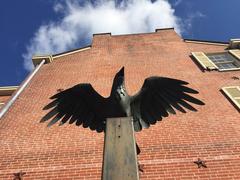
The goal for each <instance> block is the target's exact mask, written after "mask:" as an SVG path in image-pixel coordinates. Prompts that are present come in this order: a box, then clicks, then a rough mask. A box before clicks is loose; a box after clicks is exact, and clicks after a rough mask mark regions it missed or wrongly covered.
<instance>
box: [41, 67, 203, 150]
mask: <svg viewBox="0 0 240 180" xmlns="http://www.w3.org/2000/svg"><path fill="white" fill-rule="evenodd" d="M187 84H188V83H187V82H185V81H182V80H177V79H171V78H166V77H149V78H146V79H145V81H144V84H143V86H142V88H141V89H140V91H139V92H138V93H137V94H135V95H134V96H130V95H129V94H128V93H127V91H126V88H125V82H124V67H122V68H121V70H120V71H119V72H117V74H116V75H115V77H114V80H113V85H112V90H111V94H110V96H109V97H107V98H104V97H102V96H101V95H100V94H98V93H97V92H96V91H95V90H94V88H93V87H92V85H91V84H83V83H81V84H78V85H75V86H73V87H71V88H69V89H66V90H64V91H61V92H58V93H57V94H55V95H54V96H52V97H51V98H50V99H52V100H53V101H52V102H50V103H49V104H48V105H46V106H45V107H44V108H43V109H44V110H47V109H51V110H50V111H49V112H48V113H47V114H46V115H45V116H44V117H43V118H42V119H41V121H40V122H45V121H48V120H50V122H49V123H48V126H52V125H53V124H55V123H57V122H59V125H63V124H65V123H66V122H69V123H70V124H73V123H75V124H76V125H77V126H80V125H82V126H83V127H84V128H87V127H89V128H90V129H91V130H96V131H97V132H102V131H105V127H106V120H107V118H113V117H129V116H132V118H133V124H134V130H135V131H141V130H142V129H143V128H149V127H150V125H152V124H155V123H156V122H157V121H160V120H162V118H164V117H167V116H169V114H176V110H177V111H181V112H182V113H186V110H185V109H188V110H191V111H197V110H196V109H195V108H194V107H193V106H192V105H191V104H197V105H204V103H203V102H202V101H200V100H198V99H196V98H194V97H192V96H190V95H189V94H197V93H198V91H196V90H194V89H191V88H189V87H187V86H186V85H187ZM137 150H138V152H139V153H140V149H139V147H138V146H137ZM139 153H138V154H139Z"/></svg>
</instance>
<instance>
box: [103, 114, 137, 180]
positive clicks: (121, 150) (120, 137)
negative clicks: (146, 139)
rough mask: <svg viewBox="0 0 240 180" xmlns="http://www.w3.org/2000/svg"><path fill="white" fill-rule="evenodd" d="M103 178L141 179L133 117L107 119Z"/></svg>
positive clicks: (113, 179) (107, 179)
mask: <svg viewBox="0 0 240 180" xmlns="http://www.w3.org/2000/svg"><path fill="white" fill-rule="evenodd" d="M102 180H139V173H138V165H137V153H136V142H135V136H134V129H133V121H132V118H131V117H122V118H109V119H107V124H106V133H105V139H104V158H103V167H102Z"/></svg>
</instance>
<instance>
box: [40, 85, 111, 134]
mask: <svg viewBox="0 0 240 180" xmlns="http://www.w3.org/2000/svg"><path fill="white" fill-rule="evenodd" d="M50 99H53V101H52V102H51V103H49V104H48V105H46V106H45V107H44V108H43V109H44V110H47V109H51V110H50V111H49V112H48V113H47V114H46V115H45V116H44V117H43V118H42V119H41V121H40V122H45V121H48V120H51V121H50V122H49V123H48V126H51V125H53V124H55V123H57V122H59V125H62V124H64V123H66V122H69V123H70V124H72V123H76V125H77V126H79V125H82V126H83V127H89V128H90V129H92V130H96V131H98V132H102V131H103V130H104V129H105V123H106V122H105V121H106V117H107V116H108V115H107V114H106V113H107V107H108V106H109V105H108V99H107V98H104V97H102V96H101V95H99V94H98V93H97V92H96V91H95V90H94V89H93V87H92V86H91V84H78V85H76V86H74V87H72V88H69V89H67V90H64V91H62V92H59V93H57V94H55V95H54V96H52V97H51V98H50Z"/></svg>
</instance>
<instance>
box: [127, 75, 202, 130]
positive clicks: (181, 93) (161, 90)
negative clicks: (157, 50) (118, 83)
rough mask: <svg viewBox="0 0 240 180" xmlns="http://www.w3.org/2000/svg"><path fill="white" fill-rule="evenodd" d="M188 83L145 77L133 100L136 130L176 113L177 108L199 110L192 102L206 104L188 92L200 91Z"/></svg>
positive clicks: (132, 106) (132, 108)
mask: <svg viewBox="0 0 240 180" xmlns="http://www.w3.org/2000/svg"><path fill="white" fill-rule="evenodd" d="M187 84H188V83H187V82H185V81H181V80H177V79H171V78H165V77H150V78H147V79H145V81H144V84H143V86H142V88H141V90H140V91H139V93H137V94H136V95H135V96H133V97H132V101H131V110H132V116H133V118H134V129H135V131H140V130H141V129H142V127H143V128H148V127H149V126H150V124H155V123H156V122H157V121H158V120H161V119H162V118H163V117H167V116H168V114H169V113H171V114H176V112H175V110H179V111H181V112H183V113H186V111H185V109H189V110H191V111H197V110H196V109H195V108H194V107H193V106H192V105H191V103H192V104H198V105H204V103H203V102H202V101H200V100H198V99H196V98H194V97H192V96H190V95H189V94H188V93H193V94H197V93H198V92H197V91H196V90H194V89H191V88H189V87H187V86H185V85H187ZM184 108H185V109H184Z"/></svg>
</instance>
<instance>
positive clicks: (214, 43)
mask: <svg viewBox="0 0 240 180" xmlns="http://www.w3.org/2000/svg"><path fill="white" fill-rule="evenodd" d="M183 41H184V42H186V43H196V44H210V45H218V46H228V45H229V43H228V42H221V41H207V40H197V39H183Z"/></svg>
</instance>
